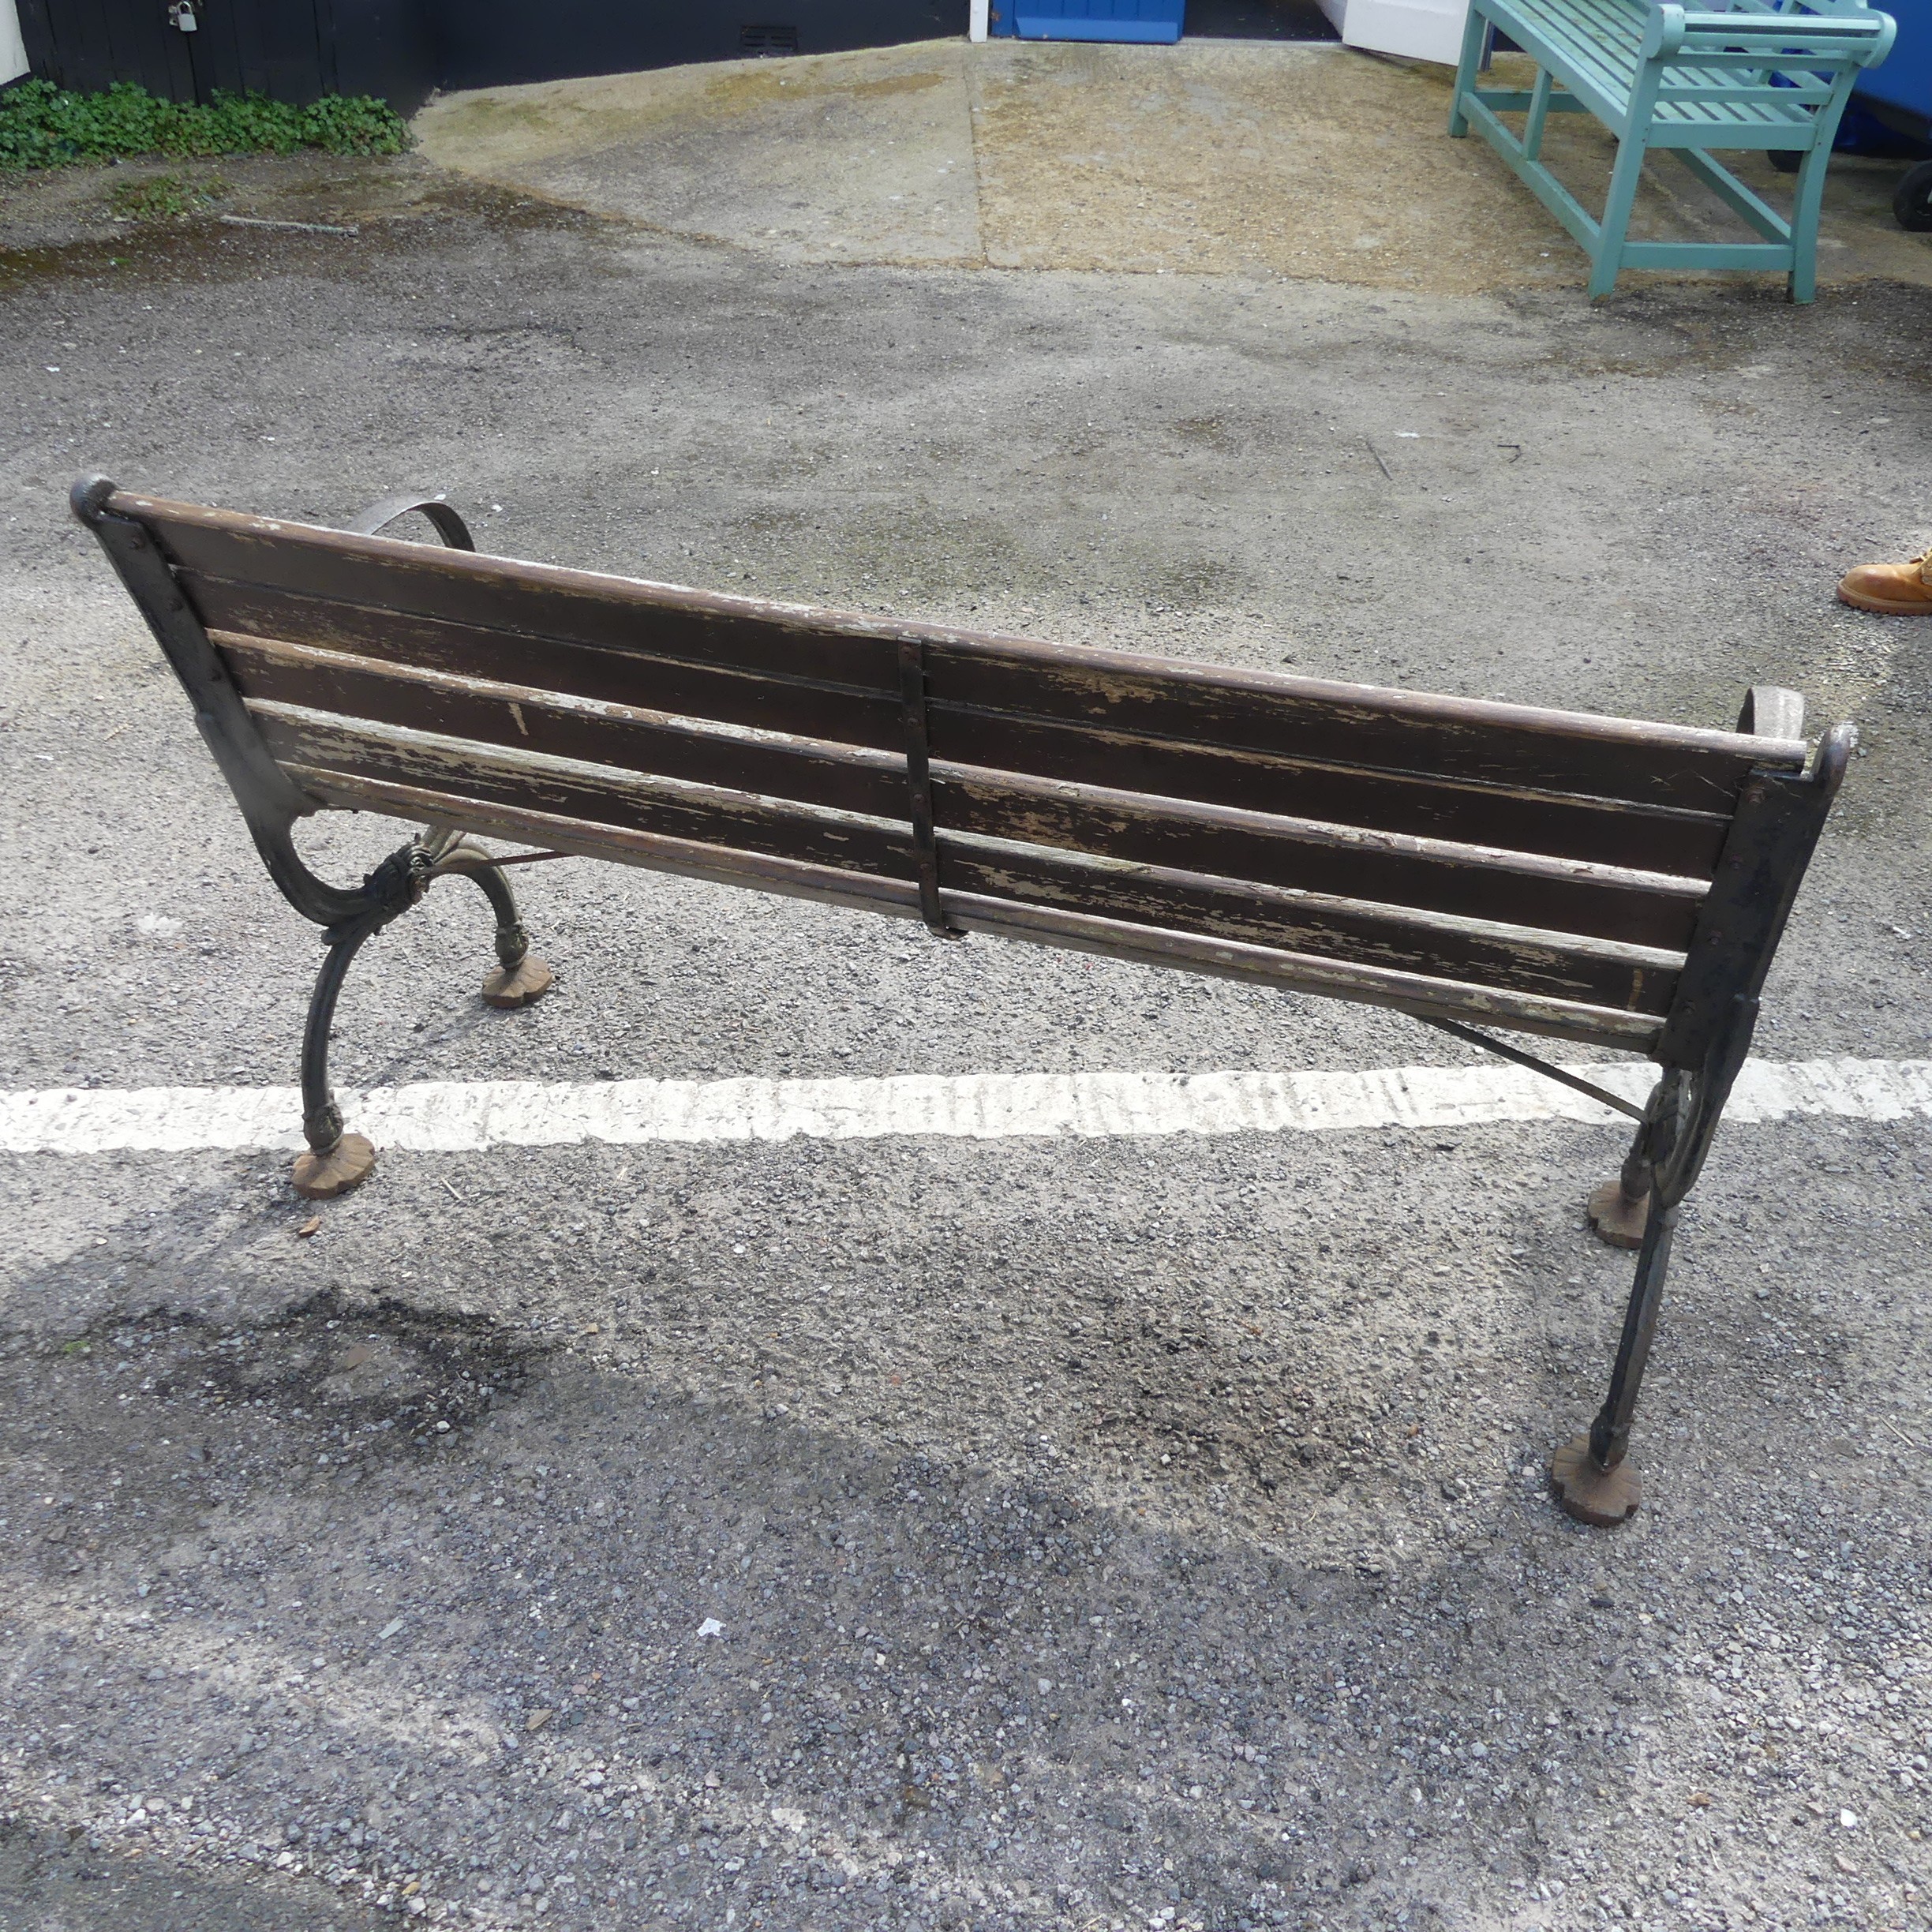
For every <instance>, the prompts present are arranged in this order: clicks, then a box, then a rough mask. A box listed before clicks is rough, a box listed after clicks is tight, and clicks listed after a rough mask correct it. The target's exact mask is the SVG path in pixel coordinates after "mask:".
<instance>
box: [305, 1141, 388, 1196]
mask: <svg viewBox="0 0 1932 1932" xmlns="http://www.w3.org/2000/svg"><path fill="white" fill-rule="evenodd" d="M375 1166H376V1150H375V1148H373V1146H372V1145H371V1144H369V1140H368V1139H367V1137H366V1136H364V1135H361V1134H354V1133H346V1134H344V1135H343V1136H342V1137H341V1139H340V1140H338V1141H337V1142H336V1143H335V1145H334V1146H333V1147H331V1148H322V1149H320V1150H317V1149H316V1148H304V1149H303V1150H302V1151H301V1153H299V1154H298V1155H296V1156H295V1165H294V1170H292V1172H291V1173H290V1180H291V1181H294V1186H295V1192H296V1193H298V1194H299V1195H301V1197H302V1198H303V1200H334V1199H335V1196H337V1195H338V1194H346V1193H348V1192H349V1190H350V1189H351V1188H355V1187H360V1186H361V1185H362V1183H363V1182H364V1181H366V1180H367V1179H368V1178H369V1175H370V1174H372V1173H373V1171H374V1170H375Z"/></svg>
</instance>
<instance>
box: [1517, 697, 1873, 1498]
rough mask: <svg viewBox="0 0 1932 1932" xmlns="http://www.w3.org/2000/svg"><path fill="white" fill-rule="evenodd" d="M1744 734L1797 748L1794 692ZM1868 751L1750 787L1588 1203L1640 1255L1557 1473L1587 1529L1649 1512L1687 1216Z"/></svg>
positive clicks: (1799, 719) (1761, 708)
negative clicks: (1652, 1081)
mask: <svg viewBox="0 0 1932 1932" xmlns="http://www.w3.org/2000/svg"><path fill="white" fill-rule="evenodd" d="M1739 728H1740V729H1741V730H1745V731H1750V732H1757V733H1758V734H1760V735H1762V736H1767V737H1769V736H1780V735H1795V733H1796V732H1798V731H1799V730H1801V729H1802V728H1803V706H1802V705H1801V704H1800V703H1799V700H1798V698H1796V696H1795V694H1793V693H1791V692H1788V691H1780V690H1778V689H1776V688H1774V687H1771V686H1768V685H1765V686H1760V687H1756V688H1754V690H1753V691H1751V693H1750V696H1749V698H1747V700H1746V702H1745V706H1744V709H1743V713H1742V714H1741V716H1740V717H1739ZM1857 745H1858V732H1857V731H1856V729H1855V728H1854V727H1853V726H1852V725H1834V726H1833V728H1832V729H1831V730H1830V731H1829V732H1826V733H1825V736H1824V737H1823V738H1822V739H1820V740H1819V742H1818V750H1817V751H1816V753H1815V754H1814V756H1813V757H1812V758H1811V759H1810V762H1809V764H1808V766H1807V769H1805V770H1803V772H1791V771H1773V770H1769V769H1764V768H1762V767H1760V768H1758V769H1754V770H1753V771H1752V772H1751V773H1749V774H1748V775H1747V777H1746V778H1745V780H1744V782H1743V784H1742V786H1741V787H1740V788H1739V793H1738V799H1737V804H1736V808H1735V813H1734V814H1733V817H1732V822H1731V829H1730V831H1729V833H1728V834H1727V836H1726V837H1725V840H1724V851H1723V853H1722V855H1721V856H1720V858H1719V860H1718V863H1717V870H1716V874H1715V876H1714V877H1713V879H1712V882H1711V886H1710V889H1709V892H1708V893H1706V894H1705V899H1704V902H1703V904H1702V907H1701V908H1699V911H1698V917H1697V920H1696V923H1695V925H1694V928H1693V930H1692V931H1691V934H1690V942H1689V945H1688V947H1687V950H1686V953H1685V956H1684V964H1683V971H1682V972H1681V973H1680V974H1679V977H1678V981H1677V987H1676V994H1675V995H1674V997H1673V998H1672V1002H1671V1009H1670V1012H1669V1013H1668V1015H1667V1016H1666V1017H1665V1019H1664V1026H1663V1030H1662V1032H1661V1035H1660V1038H1659V1041H1658V1045H1657V1058H1659V1059H1660V1060H1661V1061H1662V1062H1663V1064H1664V1069H1665V1070H1664V1076H1663V1078H1662V1079H1661V1080H1659V1081H1658V1083H1657V1088H1656V1091H1654V1092H1653V1094H1652V1095H1651V1096H1650V1103H1649V1106H1647V1107H1646V1109H1645V1110H1644V1120H1643V1125H1642V1127H1640V1128H1639V1129H1638V1133H1637V1139H1636V1143H1635V1144H1634V1146H1633V1147H1632V1148H1631V1151H1630V1154H1629V1156H1628V1158H1627V1159H1626V1160H1625V1161H1624V1163H1623V1172H1622V1174H1621V1175H1620V1176H1619V1178H1618V1179H1617V1180H1616V1181H1612V1182H1611V1183H1610V1184H1609V1185H1608V1186H1606V1187H1602V1188H1599V1189H1597V1192H1596V1193H1594V1194H1593V1195H1592V1196H1591V1197H1590V1219H1591V1220H1592V1221H1593V1222H1594V1223H1595V1224H1596V1226H1597V1232H1598V1233H1599V1234H1601V1235H1602V1236H1603V1237H1604V1239H1605V1240H1606V1241H1610V1242H1611V1243H1612V1244H1613V1245H1616V1246H1619V1247H1635V1248H1637V1249H1638V1256H1637V1278H1636V1280H1635V1281H1634V1282H1633V1284H1632V1285H1631V1295H1630V1300H1629V1302H1628V1303H1627V1305H1626V1307H1625V1309H1624V1312H1623V1333H1622V1335H1621V1336H1620V1337H1619V1340H1618V1344H1617V1354H1616V1363H1615V1365H1613V1367H1612V1370H1611V1376H1610V1390H1609V1393H1608V1395H1607V1396H1606V1397H1605V1398H1604V1406H1603V1407H1602V1408H1601V1410H1599V1411H1598V1413H1597V1417H1596V1420H1595V1421H1593V1423H1592V1424H1591V1425H1590V1428H1589V1432H1588V1434H1586V1435H1583V1436H1578V1437H1576V1438H1575V1439H1574V1440H1573V1441H1571V1442H1569V1443H1566V1444H1565V1445H1564V1446H1563V1447H1562V1448H1561V1449H1559V1450H1558V1451H1557V1452H1556V1455H1555V1457H1554V1458H1552V1462H1551V1464H1550V1475H1551V1478H1552V1481H1553V1482H1554V1483H1555V1485H1556V1493H1557V1496H1558V1498H1559V1500H1560V1501H1561V1502H1562V1504H1563V1507H1564V1508H1565V1509H1566V1510H1567V1511H1569V1513H1570V1514H1571V1515H1572V1516H1574V1517H1575V1518H1578V1520H1579V1521H1580V1522H1588V1523H1596V1524H1599V1525H1604V1526H1608V1525H1610V1524H1613V1523H1619V1522H1623V1521H1625V1520H1626V1519H1627V1518H1628V1517H1630V1516H1631V1515H1633V1514H1634V1512H1635V1511H1636V1508H1637V1507H1638V1502H1639V1501H1640V1500H1641V1498H1642V1487H1641V1485H1640V1483H1639V1481H1638V1475H1637V1471H1636V1469H1635V1467H1634V1465H1633V1464H1632V1463H1631V1461H1630V1436H1631V1419H1632V1417H1634V1414H1635V1413H1636V1407H1637V1395H1638V1389H1639V1387H1641V1386H1642V1381H1643V1373H1644V1368H1645V1366H1646V1364H1647V1363H1648V1361H1649V1355H1650V1345H1651V1342H1652V1341H1653V1339H1654V1337H1655V1335H1656V1332H1657V1312H1658V1309H1659V1308H1660V1307H1661V1304H1662V1301H1663V1295H1664V1277H1665V1275H1667V1274H1668V1272H1669V1270H1670V1258H1671V1247H1672V1241H1674V1239H1675V1237H1676V1226H1677V1211H1678V1209H1679V1207H1680V1206H1681V1205H1682V1204H1683V1200H1684V1197H1685V1196H1686V1195H1687V1194H1688V1193H1690V1189H1692V1187H1693V1186H1694V1185H1696V1182H1697V1178H1698V1174H1699V1173H1700V1172H1701V1171H1702V1168H1703V1166H1704V1160H1705V1155H1708V1154H1709V1151H1710V1146H1711V1141H1712V1139H1713V1136H1715V1135H1716V1133H1717V1123H1718V1121H1720V1119H1721V1118H1722V1117H1723V1114H1724V1103H1725V1102H1726V1101H1727V1100H1728V1099H1729V1098H1730V1095H1731V1089H1732V1085H1733V1084H1734V1083H1735V1080H1736V1079H1737V1076H1738V1074H1739V1072H1740V1071H1741V1070H1742V1069H1743V1065H1744V1060H1745V1056H1746V1055H1747V1054H1748V1053H1749V1052H1750V1043H1751V1035H1752V1033H1753V1032H1754V1031H1755V1029H1756V1027H1757V1024H1758V995H1759V994H1760V993H1762V990H1763V989H1764V983H1765V975H1766V973H1767V972H1769V968H1770V964H1771V958H1772V955H1773V953H1774V952H1775V951H1776V950H1777V942H1778V938H1779V936H1780V934H1782V932H1783V931H1784V925H1785V922H1786V921H1787V919H1788V918H1789V917H1790V915H1791V910H1792V904H1793V902H1794V901H1795V899H1796V897H1797V896H1798V888H1799V885H1800V884H1801V883H1802V882H1803V878H1804V874H1805V868H1806V867H1807V865H1809V863H1810V859H1811V855H1812V852H1813V851H1814V849H1815V848H1816V847H1817V844H1818V835H1819V833H1821V832H1822V830H1823V829H1824V826H1825V817H1826V814H1828V813H1829V811H1830V809H1831V804H1832V800H1833V799H1834V798H1835V797H1836V796H1837V792H1838V788H1839V786H1840V784H1842V783H1843V782H1844V774H1845V769H1846V767H1847V766H1848V763H1849V762H1850V760H1851V757H1852V753H1853V751H1855V749H1856V748H1857Z"/></svg>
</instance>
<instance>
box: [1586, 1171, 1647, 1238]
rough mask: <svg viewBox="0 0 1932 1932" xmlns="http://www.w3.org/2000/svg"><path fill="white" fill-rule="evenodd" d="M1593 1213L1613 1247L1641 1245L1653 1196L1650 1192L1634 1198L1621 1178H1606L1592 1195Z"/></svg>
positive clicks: (1596, 1224)
mask: <svg viewBox="0 0 1932 1932" xmlns="http://www.w3.org/2000/svg"><path fill="white" fill-rule="evenodd" d="M1649 1222H1650V1196H1649V1193H1647V1192H1646V1193H1642V1194H1639V1195H1638V1196H1637V1197H1636V1199H1635V1200H1632V1199H1631V1196H1629V1195H1628V1194H1627V1193H1625V1192H1624V1191H1623V1182H1622V1181H1605V1182H1604V1184H1603V1185H1602V1186H1601V1187H1600V1188H1598V1189H1596V1190H1595V1192H1594V1193H1592V1194H1591V1196H1590V1197H1589V1223H1590V1226H1592V1227H1593V1228H1594V1229H1595V1230H1597V1236H1598V1238H1599V1239H1601V1240H1602V1241H1607V1242H1608V1244H1609V1245H1610V1246H1612V1248H1641V1247H1642V1245H1643V1237H1644V1230H1645V1229H1646V1227H1647V1226H1649Z"/></svg>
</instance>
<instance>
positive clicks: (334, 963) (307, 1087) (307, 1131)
mask: <svg viewBox="0 0 1932 1932" xmlns="http://www.w3.org/2000/svg"><path fill="white" fill-rule="evenodd" d="M333 930H334V931H336V932H340V933H341V934H342V936H341V937H340V938H335V937H332V936H331V938H330V941H329V949H328V952H327V953H324V955H323V959H322V970H321V972H319V973H317V974H316V983H315V991H314V992H313V994H310V995H309V1018H308V1022H307V1024H305V1026H304V1027H303V1028H302V1050H301V1097H302V1138H303V1139H304V1140H306V1141H307V1142H308V1143H309V1150H308V1151H307V1152H306V1153H304V1154H298V1155H296V1156H295V1166H294V1174H293V1176H292V1178H293V1180H294V1185H295V1192H296V1193H298V1194H301V1195H304V1196H306V1197H307V1198H308V1199H309V1200H333V1199H334V1198H335V1196H337V1195H338V1194H346V1193H348V1192H349V1190H350V1189H351V1188H352V1187H358V1186H359V1185H361V1183H362V1182H363V1181H366V1180H367V1179H368V1178H369V1173H370V1170H372V1169H373V1167H374V1166H375V1165H376V1149H375V1148H374V1147H373V1146H372V1145H371V1144H370V1142H369V1139H368V1136H366V1135H363V1134H352V1133H343V1116H342V1109H341V1108H340V1107H339V1106H337V1105H336V1104H335V1091H334V1090H333V1089H332V1088H331V1087H330V1085H329V1077H328V1043H329V1029H330V1028H331V1027H332V1026H333V1025H334V1024H335V1002H336V998H337V997H338V996H339V994H340V993H341V991H342V986H343V980H344V979H346V977H347V976H348V972H349V964H350V960H353V959H354V957H355V956H356V954H357V953H358V952H360V951H361V948H362V942H364V941H365V939H368V938H370V937H371V936H372V935H373V934H375V933H376V932H377V931H378V930H380V927H378V926H377V925H376V924H374V923H369V922H361V923H357V924H355V925H353V926H351V927H349V928H348V929H347V930H346V931H344V930H343V929H342V928H340V927H337V928H335V929H333Z"/></svg>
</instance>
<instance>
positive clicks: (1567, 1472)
mask: <svg viewBox="0 0 1932 1932" xmlns="http://www.w3.org/2000/svg"><path fill="white" fill-rule="evenodd" d="M1550 1485H1551V1487H1552V1488H1554V1489H1555V1491H1556V1500H1557V1501H1558V1502H1559V1503H1560V1504H1561V1505H1562V1506H1563V1513H1564V1514H1565V1515H1569V1516H1573V1517H1574V1518H1576V1520H1577V1521H1578V1522H1581V1523H1589V1525H1591V1526H1592V1527H1593V1528H1595V1529H1615V1528H1616V1526H1617V1525H1618V1524H1619V1523H1623V1522H1629V1521H1630V1519H1631V1517H1633V1516H1634V1515H1636V1514H1637V1509H1638V1504H1640V1503H1642V1501H1643V1478H1642V1477H1641V1476H1639V1475H1638V1473H1637V1466H1636V1465H1635V1464H1634V1462H1631V1459H1630V1458H1629V1457H1628V1456H1626V1457H1625V1458H1623V1461H1622V1462H1619V1463H1618V1464H1617V1465H1616V1466H1615V1467H1614V1468H1612V1469H1604V1468H1602V1467H1601V1466H1599V1465H1598V1463H1597V1460H1596V1458H1594V1457H1593V1456H1592V1455H1591V1454H1590V1439H1589V1436H1577V1437H1576V1438H1575V1439H1574V1440H1573V1441H1571V1442H1567V1443H1564V1444H1563V1447H1562V1448H1560V1449H1559V1450H1558V1451H1556V1455H1553V1456H1552V1457H1551V1458H1550Z"/></svg>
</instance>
